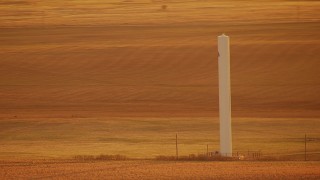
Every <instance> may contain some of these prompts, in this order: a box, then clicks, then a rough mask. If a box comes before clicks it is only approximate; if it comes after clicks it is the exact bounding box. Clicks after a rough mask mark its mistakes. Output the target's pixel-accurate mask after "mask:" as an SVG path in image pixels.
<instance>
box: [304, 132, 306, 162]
mask: <svg viewBox="0 0 320 180" xmlns="http://www.w3.org/2000/svg"><path fill="white" fill-rule="evenodd" d="M304 160H305V161H307V134H304Z"/></svg>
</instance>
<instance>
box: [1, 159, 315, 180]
mask: <svg viewBox="0 0 320 180" xmlns="http://www.w3.org/2000/svg"><path fill="white" fill-rule="evenodd" d="M0 167H1V168H0V177H2V179H22V178H23V179H29V178H32V179H34V178H36V179H37V178H41V179H43V178H50V179H87V178H90V179H105V178H107V179H155V178H156V179H319V178H320V173H319V172H320V163H319V162H161V161H160V162H158V161H122V162H115V161H113V162H90V163H78V162H68V161H65V162H59V161H35V162H1V163H0Z"/></svg>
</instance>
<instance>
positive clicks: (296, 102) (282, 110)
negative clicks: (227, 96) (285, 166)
mask: <svg viewBox="0 0 320 180" xmlns="http://www.w3.org/2000/svg"><path fill="white" fill-rule="evenodd" d="M163 4H166V5H167V7H168V8H167V10H161V6H162V5H163ZM319 10H320V2H319V1H305V2H303V1H302V2H299V1H282V0H274V1H254V2H253V1H241V2H240V1H235V0H228V1H223V2H222V1H214V0H203V1H192V0H190V1H182V0H181V1H179V0H176V1H156V0H154V1H149V0H141V1H138V0H136V1H134V0H133V1H118V0H112V1H108V2H105V1H98V0H92V1H88V0H78V1H63V0H52V1H37V0H32V1H31V0H29V1H9V0H4V1H1V2H0V143H1V146H0V156H2V157H8V156H31V157H42V156H45V157H46V156H54V157H56V156H60V155H61V156H70V155H75V154H100V153H104V154H109V153H120V154H122V153H123V154H127V155H130V156H131V155H132V156H138V157H141V156H143V155H145V156H154V155H157V154H160V153H162V154H174V146H172V144H171V143H172V142H174V139H172V138H173V137H174V135H175V133H176V132H178V133H179V134H180V137H181V142H183V143H185V144H184V145H182V146H184V147H182V148H181V151H182V152H183V153H185V154H188V153H197V152H203V149H204V147H205V146H206V144H209V145H210V147H212V149H214V150H216V149H219V147H218V119H217V117H218V77H217V47H216V46H217V44H216V37H217V36H218V35H220V34H221V33H226V34H228V35H230V37H231V58H232V64H231V73H232V74H231V76H232V110H233V111H232V113H233V116H234V117H235V118H234V148H235V150H243V151H246V150H265V151H267V152H281V153H292V152H301V151H302V150H303V148H304V145H303V140H302V139H301V138H303V137H304V133H308V134H309V135H310V136H311V137H315V138H319V137H320V135H319V131H318V129H319V128H320V120H319V118H320V93H319V89H320V78H319V77H320V73H319V67H320V61H319V59H320V41H319V39H320V25H319V21H320V15H319ZM276 118H277V119H276ZM310 143H311V144H310V150H311V151H317V152H318V151H319V149H320V146H319V144H317V143H318V142H310Z"/></svg>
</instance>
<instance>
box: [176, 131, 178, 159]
mask: <svg viewBox="0 0 320 180" xmlns="http://www.w3.org/2000/svg"><path fill="white" fill-rule="evenodd" d="M178 159H179V154H178V133H176V160H178Z"/></svg>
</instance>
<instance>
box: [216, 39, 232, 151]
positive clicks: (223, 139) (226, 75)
mask: <svg viewBox="0 0 320 180" xmlns="http://www.w3.org/2000/svg"><path fill="white" fill-rule="evenodd" d="M218 53H219V58H218V64H219V65H218V66H219V67H218V69H219V70H218V71H219V119H220V154H221V155H222V156H229V157H230V156H232V131H231V87H230V45H229V36H226V35H224V34H222V35H221V36H218Z"/></svg>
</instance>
